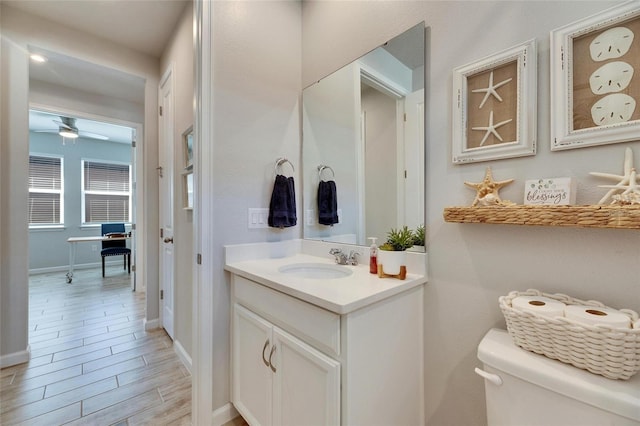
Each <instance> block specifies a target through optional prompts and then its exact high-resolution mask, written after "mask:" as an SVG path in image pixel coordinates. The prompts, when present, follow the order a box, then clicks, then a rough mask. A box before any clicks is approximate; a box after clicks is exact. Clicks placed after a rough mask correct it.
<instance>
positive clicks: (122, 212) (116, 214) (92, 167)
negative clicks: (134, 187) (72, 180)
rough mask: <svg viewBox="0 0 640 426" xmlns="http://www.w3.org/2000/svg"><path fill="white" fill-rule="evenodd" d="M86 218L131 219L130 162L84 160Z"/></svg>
mask: <svg viewBox="0 0 640 426" xmlns="http://www.w3.org/2000/svg"><path fill="white" fill-rule="evenodd" d="M83 173H84V179H83V182H84V188H83V191H84V192H83V193H84V222H85V223H106V222H129V203H130V198H131V192H130V188H129V186H130V184H129V182H130V178H129V175H130V166H129V165H128V164H113V163H99V162H95V161H83Z"/></svg>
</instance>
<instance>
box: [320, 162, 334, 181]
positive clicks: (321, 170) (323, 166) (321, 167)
mask: <svg viewBox="0 0 640 426" xmlns="http://www.w3.org/2000/svg"><path fill="white" fill-rule="evenodd" d="M325 169H329V170H331V177H332V178H335V177H336V174H335V172H334V171H333V169H332V168H331V167H329V166H325V165H324V164H320V165H319V166H318V179H319V180H322V172H323V171H324V170H325Z"/></svg>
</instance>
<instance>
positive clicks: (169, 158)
mask: <svg viewBox="0 0 640 426" xmlns="http://www.w3.org/2000/svg"><path fill="white" fill-rule="evenodd" d="M172 81H173V78H172V71H171V69H169V70H168V71H167V72H166V73H165V75H164V77H163V79H162V80H161V82H160V96H159V98H160V111H159V112H160V117H159V122H160V129H159V130H160V131H159V136H160V149H159V151H160V152H159V157H160V158H159V160H160V165H159V167H158V174H159V182H160V214H159V216H160V229H161V231H160V312H161V316H160V320H161V323H162V327H163V328H164V329H165V330H166V331H167V334H169V336H170V337H171V338H172V339H173V323H174V281H175V277H174V270H175V268H174V262H175V253H174V245H173V189H174V188H173V187H174V183H173V175H174V164H173V154H174V147H173V142H174V141H173V118H174V111H173V98H174V96H173V87H172V86H173V83H172Z"/></svg>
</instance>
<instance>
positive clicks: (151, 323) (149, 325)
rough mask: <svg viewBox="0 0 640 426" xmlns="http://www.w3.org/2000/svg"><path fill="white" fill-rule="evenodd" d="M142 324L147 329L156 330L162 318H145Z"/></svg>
mask: <svg viewBox="0 0 640 426" xmlns="http://www.w3.org/2000/svg"><path fill="white" fill-rule="evenodd" d="M142 324H143V325H144V330H145V331H149V330H155V329H156V328H160V320H159V319H158V318H156V319H152V320H148V319H146V318H145V319H143V320H142Z"/></svg>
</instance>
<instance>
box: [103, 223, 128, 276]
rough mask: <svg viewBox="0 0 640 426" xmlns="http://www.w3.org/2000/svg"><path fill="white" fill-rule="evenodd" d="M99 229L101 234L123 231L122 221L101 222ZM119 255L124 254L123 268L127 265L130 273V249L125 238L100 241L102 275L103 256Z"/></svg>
mask: <svg viewBox="0 0 640 426" xmlns="http://www.w3.org/2000/svg"><path fill="white" fill-rule="evenodd" d="M101 230H102V235H103V236H104V235H107V234H109V233H114V232H115V233H120V234H124V233H125V229H124V223H103V224H102V225H101ZM119 255H123V256H124V269H127V265H129V269H128V271H127V272H128V273H131V249H130V248H127V240H117V241H103V242H102V251H100V256H102V277H104V258H105V257H107V256H119ZM127 261H128V263H127Z"/></svg>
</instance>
